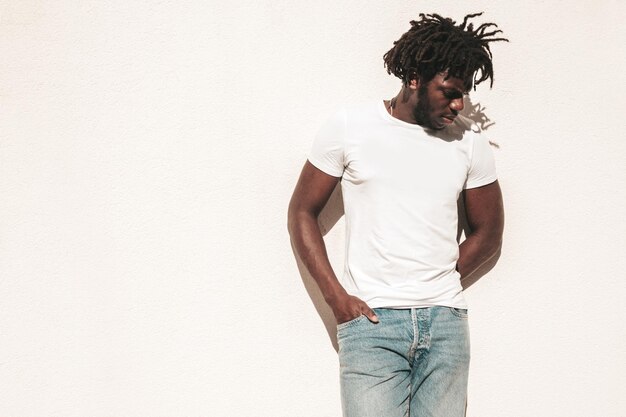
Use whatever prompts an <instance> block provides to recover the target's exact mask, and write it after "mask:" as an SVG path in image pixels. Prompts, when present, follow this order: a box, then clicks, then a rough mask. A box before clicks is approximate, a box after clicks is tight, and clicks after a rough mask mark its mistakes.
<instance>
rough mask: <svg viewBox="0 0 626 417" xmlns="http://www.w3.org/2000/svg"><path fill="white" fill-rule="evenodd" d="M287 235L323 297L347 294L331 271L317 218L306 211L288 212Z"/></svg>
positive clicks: (328, 301)
mask: <svg viewBox="0 0 626 417" xmlns="http://www.w3.org/2000/svg"><path fill="white" fill-rule="evenodd" d="M289 235H290V236H291V241H292V243H293V245H294V248H295V250H296V253H297V254H298V256H299V257H300V259H301V260H302V262H303V263H304V266H305V267H306V269H307V270H308V271H309V274H311V276H312V277H313V279H314V280H315V282H316V283H317V285H318V287H319V289H320V291H321V292H322V295H323V296H324V299H325V300H326V302H327V303H329V304H332V303H333V301H334V300H336V299H337V298H340V297H342V296H345V295H347V293H346V291H345V290H344V288H343V287H342V286H341V284H340V283H339V280H338V279H337V276H336V275H335V272H334V271H333V269H332V267H331V265H330V261H329V260H328V254H327V252H326V245H325V244H324V238H323V237H322V233H321V231H320V228H319V225H318V223H317V218H316V217H315V216H314V215H312V214H310V213H306V212H300V213H296V214H290V216H289Z"/></svg>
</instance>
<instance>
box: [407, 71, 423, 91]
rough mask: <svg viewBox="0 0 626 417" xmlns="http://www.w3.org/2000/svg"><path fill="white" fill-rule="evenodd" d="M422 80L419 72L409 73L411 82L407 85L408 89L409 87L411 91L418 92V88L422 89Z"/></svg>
mask: <svg viewBox="0 0 626 417" xmlns="http://www.w3.org/2000/svg"><path fill="white" fill-rule="evenodd" d="M421 78H422V77H420V76H419V74H418V73H417V71H415V70H411V71H409V82H408V84H407V87H409V88H410V89H411V90H417V89H418V88H420V85H421V83H422V81H421Z"/></svg>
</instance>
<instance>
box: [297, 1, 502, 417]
mask: <svg viewBox="0 0 626 417" xmlns="http://www.w3.org/2000/svg"><path fill="white" fill-rule="evenodd" d="M479 15H480V13H478V14H472V15H468V16H466V17H465V19H464V20H463V22H462V23H461V24H460V25H457V24H456V22H454V21H452V20H450V19H448V18H443V17H441V16H439V15H436V14H433V15H424V14H420V19H419V20H418V21H412V22H411V26H412V27H411V29H409V31H408V32H406V33H405V34H404V35H402V37H401V38H400V39H399V40H397V41H396V42H394V46H393V48H392V49H391V50H389V51H388V52H387V53H386V54H385V55H384V63H385V66H386V68H387V71H388V72H389V73H390V74H394V75H395V76H397V77H398V78H400V79H401V80H402V88H401V90H400V92H399V93H398V95H397V96H395V97H393V98H392V99H391V100H389V101H387V100H377V101H376V102H371V103H364V104H357V105H352V106H346V107H343V108H341V109H340V110H339V111H337V112H336V113H335V114H334V115H333V116H332V117H331V118H330V119H329V120H328V121H327V122H326V124H325V125H324V126H323V127H322V128H321V129H320V131H319V133H318V135H317V136H316V138H315V141H314V143H313V147H312V150H311V153H310V154H309V158H308V161H307V162H306V163H305V165H304V168H303V170H302V173H301V175H300V178H299V181H298V184H297V185H296V188H295V191H294V194H293V196H292V198H291V202H290V205H289V232H290V235H291V239H292V242H293V244H294V247H295V249H296V252H297V254H298V256H299V257H300V258H301V259H302V261H303V262H304V264H305V266H306V267H307V269H308V271H309V272H310V274H311V275H312V277H313V278H314V279H315V281H316V282H317V284H318V286H319V288H320V290H321V292H322V294H323V296H324V298H325V300H326V302H327V303H328V305H329V306H330V308H331V309H332V311H333V313H334V315H335V318H336V320H337V323H338V324H337V340H338V343H339V361H340V378H341V379H340V382H341V394H342V396H341V398H342V407H343V413H344V416H345V417H406V416H411V417H425V416H429V417H461V416H463V415H464V410H465V404H466V392H467V377H468V367H469V356H470V355H469V334H468V324H467V317H468V314H467V305H466V303H465V300H464V298H463V289H464V288H466V287H467V286H469V285H470V281H469V280H470V279H472V278H468V277H470V275H471V274H472V273H473V272H474V271H476V270H477V269H478V268H479V267H480V266H481V265H482V264H484V263H485V262H486V261H487V260H489V259H490V258H491V257H493V256H494V255H495V254H496V253H497V252H498V250H499V248H500V246H501V241H502V231H503V225H504V214H503V203H502V196H501V192H500V187H499V185H498V181H497V177H496V172H495V164H494V158H493V153H492V151H491V148H490V147H489V143H488V141H487V140H486V139H485V138H484V137H483V136H482V135H481V134H480V133H479V132H477V131H476V127H475V126H472V125H471V123H469V121H468V120H467V119H463V120H462V116H460V115H459V112H460V111H461V110H463V97H464V95H465V94H466V93H467V92H468V91H469V90H470V89H471V88H472V87H473V86H474V87H475V86H476V85H477V84H479V83H481V82H482V81H485V80H488V79H490V80H491V82H492V83H493V69H492V63H491V52H490V49H489V43H490V42H493V41H499V40H506V39H502V38H494V37H493V36H494V35H495V34H497V33H499V32H500V31H499V30H495V27H497V26H496V25H495V24H493V23H487V24H482V25H480V26H478V27H477V28H474V27H473V24H471V23H469V20H470V19H472V18H474V17H476V16H479ZM339 181H341V186H342V191H343V199H344V209H345V222H346V257H345V268H344V271H343V274H342V276H341V281H339V280H338V279H337V277H336V276H335V274H334V272H333V270H332V268H331V266H330V263H329V260H328V256H327V253H326V249H325V245H324V240H323V238H322V235H321V233H320V229H319V226H318V223H317V217H318V215H319V213H320V211H321V210H322V208H323V207H324V205H325V204H326V202H327V201H328V198H329V196H330V195H331V193H332V191H333V189H334V188H335V186H336V184H337V182H339ZM461 193H463V197H464V202H465V209H466V213H467V220H468V224H469V226H470V228H471V233H469V234H468V235H467V238H466V239H465V240H464V241H463V243H462V244H461V245H460V246H459V245H458V243H457V241H456V237H457V227H458V226H457V224H458V218H457V200H458V198H459V195H460V194H461Z"/></svg>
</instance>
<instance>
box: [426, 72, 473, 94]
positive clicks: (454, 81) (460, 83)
mask: <svg viewBox="0 0 626 417" xmlns="http://www.w3.org/2000/svg"><path fill="white" fill-rule="evenodd" d="M446 75H447V74H446V73H439V74H437V75H436V76H435V77H434V78H433V79H432V80H431V81H432V84H433V86H434V87H435V88H444V89H451V90H456V91H458V92H460V93H467V92H468V91H469V90H470V88H471V86H472V82H471V80H462V79H460V78H457V77H448V78H447V79H444V78H445V76H446Z"/></svg>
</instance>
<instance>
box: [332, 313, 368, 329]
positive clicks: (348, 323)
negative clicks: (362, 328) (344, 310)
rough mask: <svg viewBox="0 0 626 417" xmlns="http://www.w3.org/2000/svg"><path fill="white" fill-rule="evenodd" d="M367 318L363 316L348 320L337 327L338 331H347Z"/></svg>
mask: <svg viewBox="0 0 626 417" xmlns="http://www.w3.org/2000/svg"><path fill="white" fill-rule="evenodd" d="M364 317H365V316H364V315H363V314H361V315H360V316H359V317H355V318H353V319H352V320H348V321H346V322H344V323H339V324H338V325H337V330H341V329H345V328H346V327H350V326H352V325H353V324H355V323H357V322H358V321H360V320H361V319H362V318H364Z"/></svg>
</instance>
